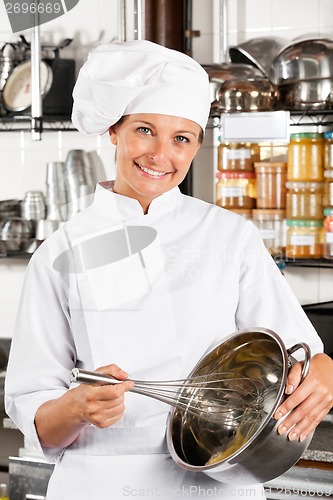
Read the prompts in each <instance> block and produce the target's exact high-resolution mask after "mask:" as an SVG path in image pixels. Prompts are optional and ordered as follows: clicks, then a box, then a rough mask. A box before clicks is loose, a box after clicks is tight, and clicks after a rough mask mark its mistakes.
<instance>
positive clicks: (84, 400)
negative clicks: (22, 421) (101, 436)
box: [35, 365, 133, 448]
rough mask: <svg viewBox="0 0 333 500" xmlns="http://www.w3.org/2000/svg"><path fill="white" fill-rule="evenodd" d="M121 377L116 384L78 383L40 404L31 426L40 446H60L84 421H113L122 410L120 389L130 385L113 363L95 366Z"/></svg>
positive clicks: (103, 423)
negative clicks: (34, 427)
mask: <svg viewBox="0 0 333 500" xmlns="http://www.w3.org/2000/svg"><path fill="white" fill-rule="evenodd" d="M97 371H98V372H100V373H103V374H105V375H112V376H113V377H115V378H117V379H119V380H124V382H122V383H121V384H117V385H114V386H112V385H88V384H80V385H79V386H77V387H75V388H74V389H71V390H69V391H67V392H66V393H65V394H64V395H63V396H61V397H60V398H58V399H53V400H50V401H47V402H46V403H44V404H42V405H41V406H40V407H39V408H38V410H37V413H36V416H35V426H36V430H37V434H38V436H39V439H40V442H41V444H42V446H44V447H46V448H64V447H65V446H69V445H70V444H71V443H73V442H74V441H75V439H76V438H77V437H78V435H79V434H80V432H81V431H82V429H84V428H85V427H86V426H87V425H88V424H93V425H95V426H96V427H100V428H105V427H109V426H110V425H113V424H115V423H116V422H117V421H118V420H119V419H120V418H121V417H122V416H123V413H124V410H125V406H124V393H125V392H126V391H129V390H130V389H131V388H132V387H133V382H130V381H129V380H127V381H126V377H127V373H125V372H123V371H122V370H121V369H120V368H119V367H118V366H116V365H107V366H103V367H101V368H99V369H98V370H97Z"/></svg>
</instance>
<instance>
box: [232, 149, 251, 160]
mask: <svg viewBox="0 0 333 500" xmlns="http://www.w3.org/2000/svg"><path fill="white" fill-rule="evenodd" d="M227 158H228V160H247V159H249V158H251V149H245V148H240V149H228V151H227Z"/></svg>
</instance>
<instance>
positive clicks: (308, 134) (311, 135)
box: [290, 132, 324, 141]
mask: <svg viewBox="0 0 333 500" xmlns="http://www.w3.org/2000/svg"><path fill="white" fill-rule="evenodd" d="M301 139H324V134H321V133H319V132H302V133H299V134H290V140H292V141H298V140H301Z"/></svg>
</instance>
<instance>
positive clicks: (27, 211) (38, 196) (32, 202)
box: [21, 191, 46, 221]
mask: <svg viewBox="0 0 333 500" xmlns="http://www.w3.org/2000/svg"><path fill="white" fill-rule="evenodd" d="M45 212H46V205H45V198H44V194H43V192H42V191H27V192H26V194H25V197H24V199H23V200H22V201H21V217H23V218H24V219H27V220H32V221H38V220H39V219H45Z"/></svg>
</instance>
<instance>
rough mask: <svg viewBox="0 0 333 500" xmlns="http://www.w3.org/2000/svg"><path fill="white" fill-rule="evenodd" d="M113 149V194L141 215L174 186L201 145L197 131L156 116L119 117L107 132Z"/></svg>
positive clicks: (182, 121) (195, 126) (190, 124)
mask: <svg viewBox="0 0 333 500" xmlns="http://www.w3.org/2000/svg"><path fill="white" fill-rule="evenodd" d="M109 134H110V138H111V142H112V144H114V145H115V146H117V173H116V179H115V183H114V188H113V189H114V191H115V192H116V193H119V194H122V195H125V196H129V197H130V198H135V199H137V200H138V201H139V203H140V204H141V206H142V208H143V210H144V212H145V213H146V212H147V210H148V206H149V204H150V203H151V201H152V200H153V199H154V198H156V197H157V196H160V195H161V194H163V193H165V192H166V191H169V190H170V189H172V188H174V187H175V186H178V185H179V184H180V183H181V182H182V180H183V179H184V177H185V175H186V174H187V172H188V169H189V168H190V165H191V162H192V160H193V158H194V157H195V155H196V153H197V151H198V149H199V147H200V143H201V135H202V131H201V127H200V126H199V125H198V124H197V123H195V122H193V121H191V120H187V119H185V118H179V117H175V116H168V115H158V114H145V113H142V114H133V115H127V116H125V117H123V118H122V119H121V120H120V122H118V123H116V124H115V125H113V126H112V127H110V130H109Z"/></svg>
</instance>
